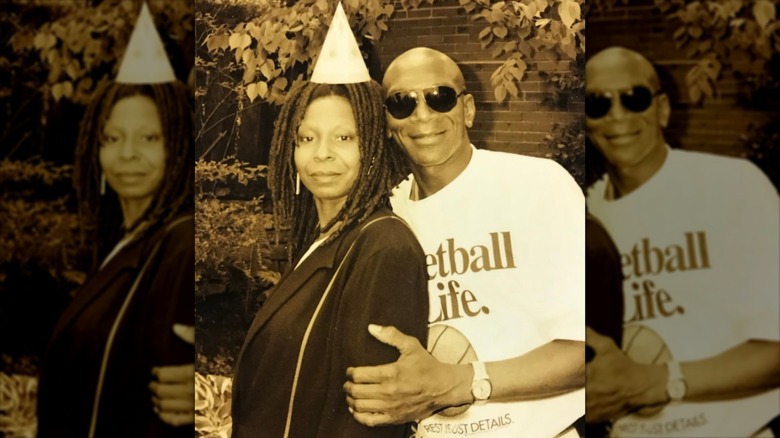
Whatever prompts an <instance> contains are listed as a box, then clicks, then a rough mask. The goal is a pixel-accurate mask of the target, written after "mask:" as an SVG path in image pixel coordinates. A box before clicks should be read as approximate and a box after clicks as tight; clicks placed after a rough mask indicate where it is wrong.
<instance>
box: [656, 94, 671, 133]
mask: <svg viewBox="0 0 780 438" xmlns="http://www.w3.org/2000/svg"><path fill="white" fill-rule="evenodd" d="M671 113H672V106H671V104H670V103H669V95H668V94H666V93H663V94H661V95H659V96H658V124H659V125H661V127H662V128H664V129H666V127H667V126H668V125H669V116H670V115H671Z"/></svg>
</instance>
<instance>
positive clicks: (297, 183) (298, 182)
mask: <svg viewBox="0 0 780 438" xmlns="http://www.w3.org/2000/svg"><path fill="white" fill-rule="evenodd" d="M295 194H296V195H300V194H301V175H300V174H299V173H297V172H296V173H295Z"/></svg>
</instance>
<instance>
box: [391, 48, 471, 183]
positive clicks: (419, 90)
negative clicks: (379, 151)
mask: <svg viewBox="0 0 780 438" xmlns="http://www.w3.org/2000/svg"><path fill="white" fill-rule="evenodd" d="M457 74H458V72H457V71H455V72H453V71H452V66H449V65H446V66H445V65H441V63H440V62H438V61H437V60H430V59H425V58H423V57H407V58H405V59H404V60H403V62H399V63H396V65H394V66H392V67H391V68H390V69H389V70H388V72H387V74H386V75H385V78H384V82H383V86H384V89H385V96H392V95H394V94H395V93H402V94H403V95H407V94H409V96H410V97H412V98H414V97H416V99H417V104H416V107H415V108H414V111H413V112H412V113H411V114H410V115H409V116H407V117H400V116H399V117H395V116H393V115H392V114H390V112H389V111H385V114H386V115H387V123H388V129H389V130H390V133H391V135H392V136H393V138H394V139H395V141H396V142H398V144H400V145H401V146H402V147H403V148H404V149H405V150H406V152H407V154H408V155H409V157H410V158H411V160H412V161H413V164H414V165H415V166H416V167H418V168H422V167H433V166H439V165H443V164H447V163H449V162H452V161H454V159H455V158H454V157H456V156H459V155H460V154H467V153H468V152H469V150H470V146H469V140H468V134H467V133H466V124H467V123H468V124H469V125H470V124H471V123H472V121H473V119H474V99H473V97H472V96H471V95H469V94H461V93H462V92H463V88H464V87H463V86H462V85H457V84H456V82H457V81H456V80H455V78H456V76H457ZM437 87H449V88H451V89H453V90H454V91H455V93H454V94H455V95H456V97H455V99H456V101H455V105H454V106H453V107H452V108H451V109H449V110H444V111H441V112H440V111H437V110H435V109H433V108H431V106H434V107H436V106H437V105H436V104H430V105H429V104H427V103H426V100H425V98H424V96H425V94H426V91H427V92H429V93H430V92H434V93H436V91H437V90H436V89H437ZM459 94H460V96H457V95H459ZM436 97H437V96H434V97H433V98H432V99H435V98H436ZM443 100H445V101H446V100H447V99H443Z"/></svg>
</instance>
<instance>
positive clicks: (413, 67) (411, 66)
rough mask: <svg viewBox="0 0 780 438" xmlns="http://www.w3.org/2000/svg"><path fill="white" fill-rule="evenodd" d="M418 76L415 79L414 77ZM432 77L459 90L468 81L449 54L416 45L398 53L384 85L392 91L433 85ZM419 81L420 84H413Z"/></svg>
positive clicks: (387, 89)
mask: <svg viewBox="0 0 780 438" xmlns="http://www.w3.org/2000/svg"><path fill="white" fill-rule="evenodd" d="M415 77H416V78H417V79H416V80H413V79H412V78H415ZM431 78H438V81H439V82H442V83H448V84H450V85H454V86H455V88H456V89H457V90H462V89H463V88H464V87H465V84H466V81H465V80H464V79H463V73H462V72H461V71H460V68H459V67H458V65H457V64H456V63H455V61H453V60H452V59H451V58H450V57H449V56H447V55H445V54H444V53H441V52H439V51H438V50H434V49H429V48H427V47H416V48H414V49H410V50H407V51H406V52H404V53H402V54H400V55H398V57H397V58H395V59H394V60H393V62H391V63H390V66H389V67H387V71H386V72H385V77H384V80H383V81H382V87H384V89H385V90H386V91H387V92H389V93H392V92H394V91H396V90H400V89H407V90H408V89H413V88H417V87H419V86H428V85H431V84H430V83H426V82H430V79H431ZM413 82H419V85H417V84H413Z"/></svg>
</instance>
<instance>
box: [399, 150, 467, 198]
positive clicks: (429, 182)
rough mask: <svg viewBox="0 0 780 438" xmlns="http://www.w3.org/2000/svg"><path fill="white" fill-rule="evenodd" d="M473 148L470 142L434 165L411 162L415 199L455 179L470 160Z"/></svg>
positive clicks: (427, 194)
mask: <svg viewBox="0 0 780 438" xmlns="http://www.w3.org/2000/svg"><path fill="white" fill-rule="evenodd" d="M472 155H473V149H472V147H471V144H468V146H467V147H465V148H463V150H462V152H461V153H458V154H455V155H453V156H452V157H451V158H450V159H449V160H448V161H446V162H444V163H441V164H437V165H435V166H416V165H414V164H412V173H413V174H414V181H415V186H416V193H415V194H416V196H414V195H415V194H413V198H416V200H420V199H425V198H427V197H428V196H431V195H433V194H435V193H436V192H438V191H439V190H441V189H443V188H444V187H446V186H447V185H448V184H449V183H451V182H452V181H454V180H455V178H457V177H458V176H459V175H460V174H461V173H463V171H464V170H465V169H466V167H467V166H468V165H469V162H470V161H471V156H472Z"/></svg>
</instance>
